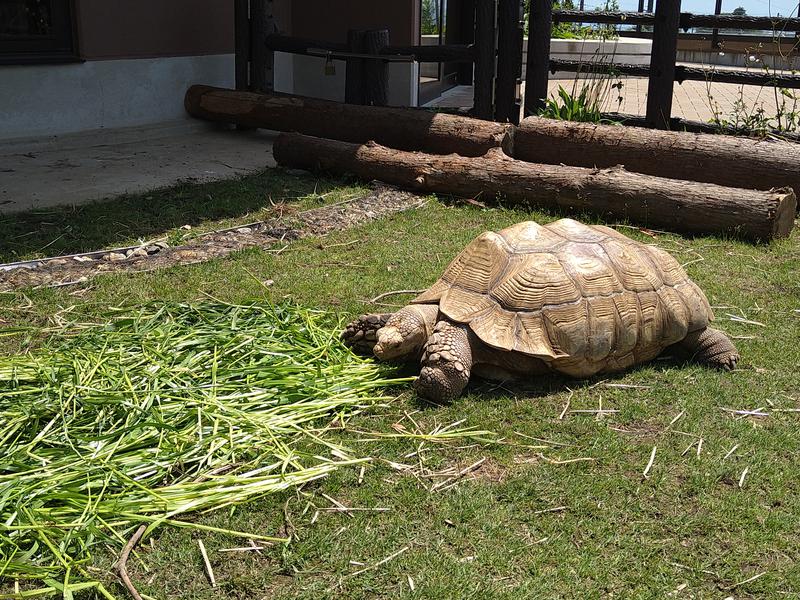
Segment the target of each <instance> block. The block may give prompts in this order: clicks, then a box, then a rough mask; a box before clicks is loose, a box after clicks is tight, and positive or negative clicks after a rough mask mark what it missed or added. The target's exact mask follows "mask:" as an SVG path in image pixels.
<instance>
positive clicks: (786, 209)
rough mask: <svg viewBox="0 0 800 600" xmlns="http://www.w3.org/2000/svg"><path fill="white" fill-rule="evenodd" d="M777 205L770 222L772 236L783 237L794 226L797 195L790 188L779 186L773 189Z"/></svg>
mask: <svg viewBox="0 0 800 600" xmlns="http://www.w3.org/2000/svg"><path fill="white" fill-rule="evenodd" d="M775 195H776V197H777V206H776V209H775V220H774V221H773V224H772V237H773V238H785V237H789V234H790V233H791V232H792V229H793V228H794V219H795V216H796V215H797V196H795V193H794V191H793V190H792V188H781V189H779V190H775Z"/></svg>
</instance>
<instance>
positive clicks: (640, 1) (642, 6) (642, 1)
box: [636, 0, 644, 33]
mask: <svg viewBox="0 0 800 600" xmlns="http://www.w3.org/2000/svg"><path fill="white" fill-rule="evenodd" d="M636 12H644V0H639V8H638V9H637V11H636ZM636 31H637V32H639V33H641V31H642V26H641V25H637V26H636Z"/></svg>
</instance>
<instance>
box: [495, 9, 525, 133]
mask: <svg viewBox="0 0 800 600" xmlns="http://www.w3.org/2000/svg"><path fill="white" fill-rule="evenodd" d="M523 10H524V9H523V5H522V2H520V0H500V2H499V4H498V11H497V27H498V36H497V80H496V81H495V88H494V90H495V91H494V101H495V111H494V120H495V121H500V122H501V123H505V122H506V121H508V122H511V123H514V124H515V125H516V124H518V123H519V113H520V105H519V99H518V98H517V84H518V83H519V79H520V77H521V76H522V42H523V36H524V33H525V31H524V23H523V20H522V19H523V12H522V11H523Z"/></svg>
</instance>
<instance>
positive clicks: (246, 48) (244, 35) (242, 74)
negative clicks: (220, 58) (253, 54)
mask: <svg viewBox="0 0 800 600" xmlns="http://www.w3.org/2000/svg"><path fill="white" fill-rule="evenodd" d="M233 13H234V16H233V29H234V46H235V52H236V58H235V72H236V89H237V90H246V89H247V87H248V85H249V77H248V73H249V69H250V3H249V1H248V0H235V2H234V5H233Z"/></svg>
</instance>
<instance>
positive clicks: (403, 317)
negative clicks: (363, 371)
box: [373, 304, 439, 360]
mask: <svg viewBox="0 0 800 600" xmlns="http://www.w3.org/2000/svg"><path fill="white" fill-rule="evenodd" d="M438 314H439V307H438V305H436V304H410V305H409V306H406V307H405V308H401V309H400V310H399V311H397V312H396V313H394V314H393V315H392V316H391V317H389V320H388V321H386V325H385V326H384V327H381V328H380V329H379V330H378V341H377V342H376V344H375V347H374V348H373V352H374V353H375V356H377V357H378V358H379V359H381V360H414V359H416V358H419V356H420V354H421V353H422V347H423V346H424V345H425V342H426V341H427V340H428V337H429V336H430V334H431V333H433V326H434V325H435V324H436V317H437V315H438Z"/></svg>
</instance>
